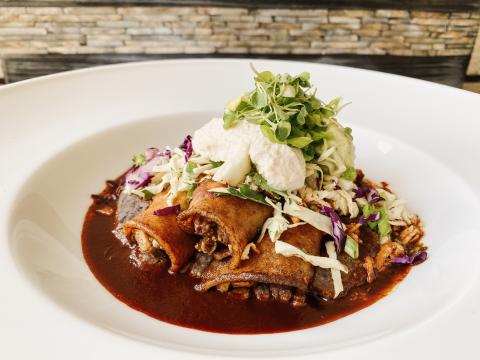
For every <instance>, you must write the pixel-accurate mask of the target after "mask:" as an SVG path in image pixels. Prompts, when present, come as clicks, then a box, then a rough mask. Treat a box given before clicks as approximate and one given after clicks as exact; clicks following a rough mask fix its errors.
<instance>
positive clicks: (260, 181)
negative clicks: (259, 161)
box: [250, 171, 279, 194]
mask: <svg viewBox="0 0 480 360" xmlns="http://www.w3.org/2000/svg"><path fill="white" fill-rule="evenodd" d="M250 176H251V177H252V182H253V183H254V184H255V185H257V186H258V187H259V188H260V189H262V190H263V191H266V192H268V193H271V194H276V193H278V192H279V191H278V190H276V189H274V188H273V187H271V186H270V185H269V184H268V182H267V180H265V179H264V177H263V176H262V175H260V174H259V173H258V172H256V171H255V172H253V173H251V174H250Z"/></svg>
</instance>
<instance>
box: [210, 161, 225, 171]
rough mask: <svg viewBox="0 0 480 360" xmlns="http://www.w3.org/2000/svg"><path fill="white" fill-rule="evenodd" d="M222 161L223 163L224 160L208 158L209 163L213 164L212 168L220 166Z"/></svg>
mask: <svg viewBox="0 0 480 360" xmlns="http://www.w3.org/2000/svg"><path fill="white" fill-rule="evenodd" d="M223 163H224V161H213V160H210V164H212V165H213V168H214V169H215V168H217V167H220V166H222V165H223Z"/></svg>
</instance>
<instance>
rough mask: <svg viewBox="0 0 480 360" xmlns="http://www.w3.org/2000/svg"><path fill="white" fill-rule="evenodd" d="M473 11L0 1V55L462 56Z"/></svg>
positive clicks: (475, 25) (474, 29)
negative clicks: (60, 4) (67, 4)
mask: <svg viewBox="0 0 480 360" xmlns="http://www.w3.org/2000/svg"><path fill="white" fill-rule="evenodd" d="M479 24H480V14H479V13H458V12H454V13H444V12H421V11H403V10H376V11H372V10H325V9H302V10H296V9H295V10H290V9H258V10H250V9H243V8H212V7H116V8H115V7H82V6H80V7H35V8H24V7H0V56H2V55H3V56H5V55H11V54H15V55H20V54H89V53H97V54H98V53H137V54H138V53H147V54H154V53H156V54H167V53H170V54H171V53H187V54H188V53H196V54H199V53H205V54H207V53H230V54H246V53H252V54H380V55H382V54H391V55H410V56H411V55H420V56H422V55H424V56H425V55H427V56H441V55H469V54H471V52H472V49H473V46H474V43H475V39H476V36H477V33H478V29H479Z"/></svg>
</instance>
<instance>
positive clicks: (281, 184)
mask: <svg viewBox="0 0 480 360" xmlns="http://www.w3.org/2000/svg"><path fill="white" fill-rule="evenodd" d="M192 141H193V142H192V144H193V149H194V151H195V152H196V153H198V154H200V155H201V156H203V157H207V158H209V159H210V160H213V161H227V160H230V161H231V156H232V154H239V153H240V152H242V151H243V152H247V151H248V156H249V157H250V160H251V162H252V163H253V164H254V165H255V167H256V168H257V171H258V172H259V173H260V175H262V176H263V177H264V179H265V180H266V181H267V182H268V184H269V185H270V186H272V187H273V188H275V189H277V190H281V191H294V190H297V189H299V188H301V187H302V186H303V185H304V183H305V176H306V166H305V159H304V157H303V154H302V152H301V151H300V150H299V149H295V148H292V147H290V146H288V145H285V144H277V143H273V142H271V141H270V140H268V139H267V138H266V137H265V136H264V135H263V134H262V132H261V131H260V127H259V126H258V125H256V124H252V123H250V122H248V121H240V122H239V123H238V124H237V125H236V126H234V127H232V128H230V129H224V128H223V119H221V118H213V119H212V120H210V121H209V122H208V123H207V124H205V125H204V126H202V127H201V128H200V129H198V130H197V131H195V133H194V135H193V140H192ZM236 156H240V157H242V156H241V155H236ZM244 175H246V174H244ZM237 176H238V174H237Z"/></svg>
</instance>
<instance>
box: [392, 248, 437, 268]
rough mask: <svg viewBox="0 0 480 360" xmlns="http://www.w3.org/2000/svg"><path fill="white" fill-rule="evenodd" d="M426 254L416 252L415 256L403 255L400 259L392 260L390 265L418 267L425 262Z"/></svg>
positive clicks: (424, 252)
mask: <svg viewBox="0 0 480 360" xmlns="http://www.w3.org/2000/svg"><path fill="white" fill-rule="evenodd" d="M427 257H428V255H427V252H426V251H419V252H416V253H415V254H413V255H411V256H408V255H403V256H400V257H396V258H394V259H392V263H394V264H406V265H418V264H421V263H423V262H424V261H425V260H427Z"/></svg>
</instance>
